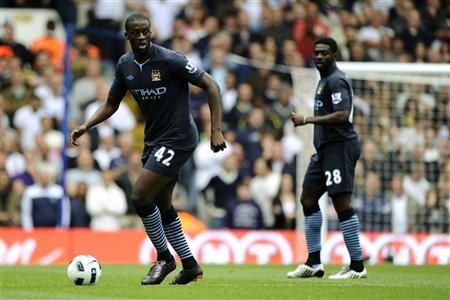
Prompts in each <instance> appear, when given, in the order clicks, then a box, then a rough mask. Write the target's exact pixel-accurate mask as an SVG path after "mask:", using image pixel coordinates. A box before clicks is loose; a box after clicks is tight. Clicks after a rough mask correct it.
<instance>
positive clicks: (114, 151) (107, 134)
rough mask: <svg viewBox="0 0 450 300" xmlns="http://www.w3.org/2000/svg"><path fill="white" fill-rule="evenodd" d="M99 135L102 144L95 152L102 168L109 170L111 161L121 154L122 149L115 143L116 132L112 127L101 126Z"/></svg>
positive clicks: (95, 156)
mask: <svg viewBox="0 0 450 300" xmlns="http://www.w3.org/2000/svg"><path fill="white" fill-rule="evenodd" d="M99 136H100V145H99V146H98V148H97V150H95V151H94V153H93V154H94V158H95V160H96V161H97V162H98V164H99V165H100V168H101V169H102V170H107V169H109V167H110V166H111V161H112V160H113V159H116V158H118V157H120V156H121V151H120V149H119V147H117V146H116V144H115V138H114V132H113V130H112V129H111V128H110V127H101V128H100V129H99ZM122 143H123V142H122ZM124 154H126V153H124Z"/></svg>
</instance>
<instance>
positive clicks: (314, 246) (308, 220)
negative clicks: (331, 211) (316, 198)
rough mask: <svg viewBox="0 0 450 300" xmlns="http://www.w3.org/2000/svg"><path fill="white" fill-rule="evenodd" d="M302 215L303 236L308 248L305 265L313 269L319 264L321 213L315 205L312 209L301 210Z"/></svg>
mask: <svg viewBox="0 0 450 300" xmlns="http://www.w3.org/2000/svg"><path fill="white" fill-rule="evenodd" d="M303 214H304V215H305V235H306V246H307V248H308V259H307V260H306V263H305V264H306V265H308V266H310V267H313V266H315V265H318V264H320V249H321V243H320V239H321V237H320V229H321V227H322V212H321V211H320V208H319V206H318V205H317V206H316V207H314V208H312V209H307V208H303Z"/></svg>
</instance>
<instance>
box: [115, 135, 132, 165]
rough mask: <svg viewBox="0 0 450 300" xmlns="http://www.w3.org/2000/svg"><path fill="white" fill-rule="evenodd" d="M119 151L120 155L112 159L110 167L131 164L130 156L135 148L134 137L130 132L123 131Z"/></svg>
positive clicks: (119, 141) (119, 138)
mask: <svg viewBox="0 0 450 300" xmlns="http://www.w3.org/2000/svg"><path fill="white" fill-rule="evenodd" d="M117 140H118V144H119V150H120V151H119V153H120V155H119V156H118V157H115V158H113V159H112V160H111V163H110V165H109V168H110V169H115V168H119V167H124V166H127V165H128V164H129V161H130V156H131V155H132V154H133V150H134V148H135V147H134V137H133V135H132V134H130V133H122V134H121V135H119V137H118V139H117Z"/></svg>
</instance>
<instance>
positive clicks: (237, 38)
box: [0, 0, 450, 233]
mask: <svg viewBox="0 0 450 300" xmlns="http://www.w3.org/2000/svg"><path fill="white" fill-rule="evenodd" d="M60 2H65V1H0V3H1V4H2V6H3V7H14V8H25V7H38V8H51V9H56V10H57V11H58V12H59V14H60V18H61V20H62V22H63V23H64V24H66V23H70V22H74V23H75V24H76V30H75V32H74V35H73V41H72V45H71V49H70V58H71V67H72V77H73V82H72V88H71V93H70V96H69V114H68V115H69V118H68V119H67V118H66V114H65V106H64V97H63V92H64V90H63V81H64V76H63V72H62V71H63V59H62V58H63V54H64V48H65V42H64V41H62V40H59V39H58V38H57V37H55V35H54V30H55V28H56V26H62V24H60V21H59V20H48V22H47V23H46V28H45V29H46V30H45V31H46V34H45V35H44V36H41V37H33V39H32V40H31V42H30V44H29V45H28V46H24V45H23V44H21V43H20V42H18V41H17V40H16V39H15V26H14V25H15V24H14V22H13V21H12V20H9V19H8V18H7V15H6V18H2V21H4V23H3V24H1V26H2V28H1V30H2V34H1V40H0V66H1V78H0V80H1V81H0V96H1V101H0V126H1V143H0V223H1V225H2V226H23V227H24V228H33V227H38V226H63V227H69V226H70V227H89V226H90V227H91V228H95V229H101V230H116V229H119V228H122V227H134V226H141V225H139V224H140V223H139V219H138V218H136V215H135V213H134V210H133V208H132V205H131V202H130V196H131V189H132V186H133V183H134V181H135V180H136V178H137V176H138V174H139V171H140V168H141V160H140V158H141V157H140V156H141V150H142V147H143V145H142V138H143V122H142V117H141V114H140V112H139V108H138V107H137V105H136V104H135V102H134V100H133V99H132V98H131V96H129V95H128V96H127V97H126V98H125V99H124V101H123V102H122V104H121V106H120V108H119V110H118V111H117V112H116V113H115V114H114V116H113V117H112V118H110V119H109V120H108V122H106V123H103V124H102V125H100V126H98V127H96V128H95V129H93V130H91V131H90V132H89V135H85V136H83V137H82V138H81V139H82V140H81V141H80V144H81V146H80V147H75V146H73V145H70V144H69V145H67V148H65V146H64V145H65V140H67V131H66V132H64V131H63V128H64V126H63V125H64V122H66V121H67V122H68V123H69V129H70V128H74V127H75V126H76V125H77V124H80V123H81V122H83V121H84V120H85V119H86V118H87V117H89V116H90V115H92V114H93V112H94V111H95V110H96V108H97V107H98V106H99V105H100V103H101V102H102V101H104V99H106V95H107V93H108V89H109V85H110V83H111V80H112V76H113V74H114V67H115V63H116V61H117V60H118V58H119V57H120V56H121V55H122V54H123V53H124V52H125V51H126V50H127V49H125V48H126V46H125V45H126V43H125V40H124V38H123V31H124V27H123V26H124V24H123V20H124V19H125V17H126V16H127V15H128V14H130V13H131V12H133V11H139V12H141V13H142V12H145V13H147V14H148V16H149V17H150V20H151V22H152V31H153V36H154V42H155V43H157V44H160V45H162V46H165V47H168V48H171V49H173V50H176V51H179V52H181V53H183V54H184V55H186V56H187V57H188V58H189V60H190V61H191V62H192V63H193V64H195V65H197V66H199V67H201V68H203V69H205V70H206V71H207V72H209V73H210V74H211V75H212V76H213V77H214V78H215V80H216V81H217V82H218V84H219V86H220V88H221V92H222V103H223V109H224V119H223V123H224V124H223V129H224V132H225V137H226V140H227V144H228V147H227V149H226V151H224V152H220V153H219V154H214V153H213V152H212V151H211V150H210V145H209V137H208V133H209V131H210V130H209V128H208V126H209V124H210V122H209V118H210V116H209V110H208V108H207V104H206V102H207V97H206V95H205V94H204V93H203V92H202V90H200V89H197V88H195V87H191V107H192V114H193V117H194V120H195V122H196V123H197V127H198V129H199V131H200V142H199V145H198V147H197V149H196V151H195V153H194V155H193V157H192V159H191V160H190V161H188V163H187V164H186V165H185V166H184V168H183V170H182V175H181V177H180V182H179V184H178V185H177V188H176V192H175V195H174V199H175V200H174V204H175V205H176V208H177V209H178V210H182V211H187V212H189V213H191V214H192V215H195V216H197V217H198V218H199V219H200V220H201V221H203V222H204V223H205V224H206V225H207V226H208V227H210V228H248V229H263V228H274V229H293V228H295V226H296V216H297V213H296V211H297V209H298V206H299V204H298V203H299V202H298V201H297V199H296V194H297V191H296V182H297V180H298V178H297V158H298V155H299V154H301V151H302V148H303V147H304V144H305V143H309V142H310V141H302V140H301V139H300V138H299V137H298V136H297V135H296V134H295V132H294V131H293V130H292V126H291V124H290V120H289V117H290V113H291V112H292V111H295V109H296V107H297V105H298V104H299V101H298V99H297V98H296V96H295V95H294V92H293V81H292V78H291V75H290V74H289V73H285V72H282V71H279V68H270V67H269V68H259V67H256V66H255V65H252V64H250V63H249V64H237V63H236V61H235V60H233V59H232V57H233V55H239V56H241V57H244V58H248V59H249V62H250V61H261V62H264V63H265V64H266V65H269V66H270V65H273V66H279V65H285V66H290V67H300V68H312V67H314V64H313V61H312V56H313V41H314V40H315V39H316V38H317V37H321V36H331V37H333V38H334V39H336V40H337V41H338V43H339V46H340V52H339V56H340V58H339V59H340V60H342V61H355V62H366V61H372V62H410V63H412V62H425V63H450V49H449V45H450V44H449V42H450V31H449V24H450V20H449V16H448V15H446V10H445V7H444V2H445V1H439V0H426V1H410V0H402V1H394V0H391V1H389V0H386V1H350V0H348V1H345V0H343V1H311V0H299V1H289V0H284V1H283V0H278V1H277V0H266V1H244V0H236V1H213V0H203V1H188V0H179V1H159V0H151V1H144V0H141V1H137V0H135V1H127V0H123V1H120V0H116V1H106V0H98V1H93V2H92V3H90V2H87V1H69V2H70V3H71V5H69V6H65V7H64V8H61V3H60ZM325 3H330V4H325ZM336 3H339V5H338V4H336ZM162 12H163V13H162ZM353 84H354V92H355V98H358V101H355V113H354V124H355V128H356V131H357V133H358V134H359V136H360V139H361V141H362V143H363V151H362V156H361V159H360V161H359V162H358V165H357V171H356V181H355V193H354V204H355V208H356V209H357V211H358V214H359V218H360V221H361V227H362V228H361V229H362V230H363V231H392V232H396V233H406V232H448V231H449V215H450V160H449V158H450V157H449V117H450V104H449V99H450V86H449V85H446V86H445V85H444V86H439V87H438V88H435V87H432V86H430V85H425V84H402V85H400V84H394V83H386V82H378V81H361V80H359V81H356V80H354V81H353ZM63 150H65V155H63V156H62V155H61V151H63ZM301 179H302V178H300V180H301ZM62 185H63V186H62ZM64 191H66V193H64ZM65 195H66V196H65ZM326 213H327V215H328V217H329V218H328V219H329V228H330V229H337V228H338V227H337V226H338V222H337V217H336V216H335V215H333V212H332V210H330V211H327V212H326Z"/></svg>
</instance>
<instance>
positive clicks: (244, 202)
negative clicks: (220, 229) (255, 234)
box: [225, 183, 265, 229]
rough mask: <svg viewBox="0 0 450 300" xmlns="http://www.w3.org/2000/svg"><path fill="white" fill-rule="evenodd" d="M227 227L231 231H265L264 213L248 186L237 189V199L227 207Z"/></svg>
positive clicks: (242, 184) (241, 185)
mask: <svg viewBox="0 0 450 300" xmlns="http://www.w3.org/2000/svg"><path fill="white" fill-rule="evenodd" d="M225 226H226V227H227V228H230V229H264V228H265V227H264V222H263V213H262V212H261V208H260V206H259V205H258V203H257V202H255V200H254V198H253V197H252V194H251V192H250V189H249V187H248V184H246V183H241V184H240V185H239V186H238V187H237V198H236V200H235V201H232V202H230V203H229V204H228V206H227V212H226V215H225Z"/></svg>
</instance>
